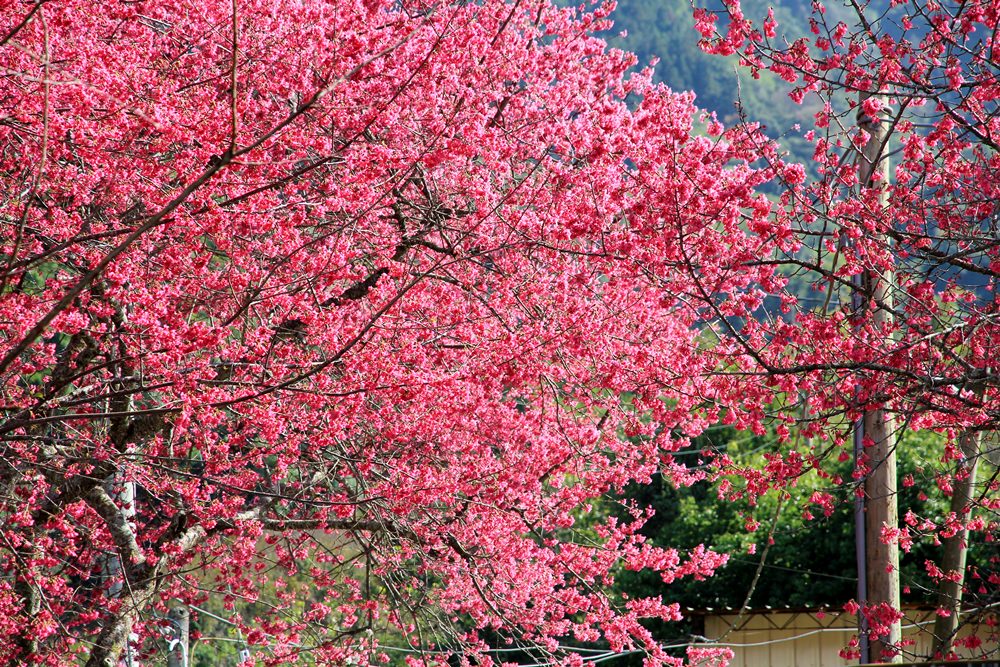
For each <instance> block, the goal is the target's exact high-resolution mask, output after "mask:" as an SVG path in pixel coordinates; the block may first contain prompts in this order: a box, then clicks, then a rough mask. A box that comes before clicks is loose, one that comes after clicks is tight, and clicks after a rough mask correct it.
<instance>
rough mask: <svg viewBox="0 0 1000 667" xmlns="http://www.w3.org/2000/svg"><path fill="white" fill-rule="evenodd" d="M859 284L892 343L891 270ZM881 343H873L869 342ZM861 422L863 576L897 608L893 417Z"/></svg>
mask: <svg viewBox="0 0 1000 667" xmlns="http://www.w3.org/2000/svg"><path fill="white" fill-rule="evenodd" d="M870 97H872V95H870V94H865V93H862V95H861V97H860V99H859V104H858V126H859V127H860V128H861V129H862V130H864V131H865V132H866V133H867V134H868V141H867V142H865V146H864V148H863V149H862V151H861V156H860V159H859V161H858V176H859V179H860V183H861V188H862V191H864V189H866V188H878V189H879V190H880V191H881V195H880V197H879V205H880V206H883V207H884V206H885V204H886V203H887V185H888V182H889V161H888V158H887V157H886V145H887V144H888V142H889V123H888V119H887V118H886V117H885V116H886V114H885V111H886V110H887V109H888V107H887V105H886V104H885V100H884V99H881V98H880V99H879V101H880V102H881V103H882V104H881V112H880V114H879V117H876V118H869V117H868V116H867V115H866V114H865V112H864V107H865V104H864V103H865V101H866V100H867V99H869V98H870ZM862 282H863V284H864V286H865V288H866V290H865V294H863V295H862V298H867V299H868V302H869V303H868V309H869V311H870V320H869V321H870V322H871V323H872V324H873V325H874V328H875V330H876V331H878V332H879V335H880V336H881V337H882V340H881V342H882V343H883V345H891V344H892V337H891V332H890V328H891V326H892V323H893V322H892V298H893V295H892V289H893V275H892V272H891V270H880V269H878V268H876V267H871V268H869V269H867V270H866V271H865V275H864V276H863V281H862ZM879 342H880V341H878V340H873V341H872V344H878V343H879ZM861 421H862V425H863V426H862V428H863V440H864V441H865V443H869V442H870V445H869V446H867V447H864V448H863V449H864V453H865V454H866V455H867V460H868V468H869V473H868V475H867V477H866V478H865V488H864V492H865V495H864V497H865V521H864V523H865V563H866V567H865V570H866V572H865V576H866V584H867V585H866V588H867V595H868V600H867V602H868V604H869V605H878V604H882V603H885V604H887V605H889V606H890V607H892V608H893V609H899V606H900V600H899V549H898V547H897V546H896V545H895V544H884V543H883V542H882V528H883V526H889V527H890V528H896V527H897V526H898V525H899V510H898V507H897V503H896V490H897V486H896V443H895V427H894V424H893V420H892V417H891V416H890V415H889V413H888V412H886V411H885V410H884V409H883V408H881V407H879V408H875V409H871V410H867V411H866V412H865V414H864V417H863V419H862V420H861ZM901 639H902V629H901V626H900V624H899V622H898V621H896V622H894V623H892V624H891V625H890V627H889V634H888V635H887V636H885V635H883V636H880V637H878V638H873V639H871V641H870V643H869V650H870V656H869V659H870V660H872V661H873V662H887V661H888V662H899V661H900V655H899V652H898V647H899V643H900V640H901Z"/></svg>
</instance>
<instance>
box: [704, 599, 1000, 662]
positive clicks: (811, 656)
mask: <svg viewBox="0 0 1000 667" xmlns="http://www.w3.org/2000/svg"><path fill="white" fill-rule="evenodd" d="M904 612H905V618H904V619H903V621H902V623H903V642H904V644H905V652H904V657H903V659H904V660H906V661H911V660H912V661H918V660H926V659H927V657H928V656H930V654H931V646H932V643H933V642H932V639H933V638H932V634H931V633H932V630H933V628H934V619H935V617H936V616H935V611H934V610H933V609H926V608H919V609H918V608H910V609H904ZM701 613H703V614H704V621H705V625H704V628H705V637H707V638H709V639H716V638H720V637H724V638H723V639H722V641H720V642H719V645H720V646H725V647H728V648H730V649H732V650H733V652H734V654H735V655H734V657H733V661H732V662H731V663H730V665H731V667H768V666H769V665H770V666H771V667H846V666H847V665H857V664H858V660H857V658H854V659H845V658H843V657H841V655H840V654H841V651H842V650H843V649H845V648H847V647H848V645H849V644H850V642H851V639H852V637H853V636H854V635H856V634H857V619H856V617H855V616H853V615H851V614H848V613H846V612H844V611H843V610H817V609H811V610H796V609H763V610H752V611H748V612H747V613H745V614H744V615H743V616H742V617H740V614H739V613H738V612H737V611H736V610H726V611H713V610H707V611H703V612H701ZM969 618H970V622H969V623H967V624H966V625H965V627H963V628H962V630H961V631H960V632H959V637H958V639H959V640H958V641H957V642H956V648H955V651H956V653H957V654H958V656H959V657H960V658H961V659H962V660H973V661H976V660H983V659H986V660H988V661H991V662H992V663H993V664H996V665H1000V644H998V636H1000V628H998V622H1000V619H998V618H997V617H996V616H994V615H990V616H980V617H979V618H978V619H976V618H974V617H969ZM963 620H964V618H963ZM976 620H978V622H972V621H976ZM730 628H732V630H731V631H730ZM727 632H728V634H727ZM972 635H974V636H975V638H976V639H973V640H968V638H969V637H970V636H972ZM963 640H964V641H963ZM977 640H978V642H981V643H980V644H979V645H978V646H977ZM987 664H989V663H987Z"/></svg>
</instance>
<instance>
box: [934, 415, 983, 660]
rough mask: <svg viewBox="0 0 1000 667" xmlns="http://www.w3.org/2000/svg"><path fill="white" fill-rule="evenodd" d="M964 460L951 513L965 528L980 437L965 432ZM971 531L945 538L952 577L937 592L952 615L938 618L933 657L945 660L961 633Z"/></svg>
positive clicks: (945, 559) (943, 566)
mask: <svg viewBox="0 0 1000 667" xmlns="http://www.w3.org/2000/svg"><path fill="white" fill-rule="evenodd" d="M959 446H960V447H961V448H962V455H963V456H964V458H963V459H962V461H961V462H960V463H959V465H958V470H957V471H956V472H955V483H954V488H953V490H952V495H951V511H952V512H953V513H954V514H955V517H956V518H957V519H958V520H959V521H961V522H962V523H963V524H967V523H968V521H969V519H970V518H972V502H973V498H974V496H975V492H976V491H975V489H976V473H977V469H978V467H979V434H978V433H974V432H968V431H967V432H965V433H963V434H962V437H961V439H959ZM968 535H969V531H968V530H967V529H966V528H965V527H964V525H963V528H962V529H961V530H959V531H958V532H957V533H955V534H954V535H953V536H951V537H948V538H945V539H944V540H943V542H944V556H943V557H942V559H941V569H942V570H944V572H945V574H946V575H947V576H948V577H949V578H947V579H944V580H942V581H941V584H940V587H939V588H938V603H937V604H938V608H939V609H943V610H946V611H947V612H949V614H948V615H947V616H942V615H940V614H938V617H937V620H936V621H935V622H934V651H933V653H932V656H933V655H940V656H941V657H942V658H946V657H947V655H948V653H949V652H950V651H951V647H952V643H953V641H954V639H955V633H956V632H957V631H958V622H959V613H960V611H961V606H962V588H963V587H964V585H965V558H966V555H967V553H968Z"/></svg>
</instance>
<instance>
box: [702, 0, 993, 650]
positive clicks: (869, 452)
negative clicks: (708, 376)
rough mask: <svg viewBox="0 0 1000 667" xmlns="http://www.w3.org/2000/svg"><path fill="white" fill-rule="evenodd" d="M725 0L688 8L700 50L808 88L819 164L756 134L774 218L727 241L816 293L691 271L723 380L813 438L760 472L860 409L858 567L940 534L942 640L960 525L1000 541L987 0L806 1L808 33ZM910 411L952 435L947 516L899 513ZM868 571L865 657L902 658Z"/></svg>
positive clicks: (841, 434) (956, 602)
mask: <svg viewBox="0 0 1000 667" xmlns="http://www.w3.org/2000/svg"><path fill="white" fill-rule="evenodd" d="M724 4H725V8H724V11H722V12H720V13H712V12H710V11H707V10H705V9H697V10H696V11H695V16H696V21H697V24H698V30H699V31H700V32H701V34H702V37H703V41H702V44H703V48H705V49H706V50H707V51H709V52H711V53H717V54H722V55H732V54H737V55H738V57H739V58H740V61H741V63H742V64H743V65H744V66H745V67H746V68H748V69H749V71H750V72H751V73H752V74H753V75H754V76H757V75H759V73H760V72H761V71H763V70H770V71H771V72H773V73H775V74H777V75H779V76H781V77H782V78H783V79H785V80H786V81H787V82H789V84H790V85H791V87H792V90H791V95H792V98H793V99H795V100H796V101H799V102H802V101H804V100H807V101H809V102H810V103H817V101H818V106H817V108H818V112H817V113H816V116H815V118H816V122H815V127H813V128H809V130H808V132H807V133H806V138H807V139H808V140H810V141H812V142H814V145H815V155H814V161H815V164H814V165H813V167H814V169H815V171H816V173H817V174H818V177H817V178H811V177H808V175H807V171H806V170H805V169H803V168H802V167H800V166H798V165H794V164H789V163H787V162H785V161H783V159H782V155H781V153H780V151H779V150H778V149H777V147H776V146H774V145H773V144H772V143H770V142H768V141H767V140H766V139H764V138H763V137H761V136H759V135H758V138H757V141H758V142H759V149H758V153H759V155H760V157H761V159H762V160H763V161H765V162H766V163H767V164H768V165H769V166H770V168H771V169H772V170H773V174H774V176H775V179H776V183H777V184H779V185H780V188H779V190H780V195H779V196H778V197H776V199H775V201H774V202H773V203H774V206H773V209H772V211H771V215H770V217H769V218H768V221H769V222H768V223H767V224H764V223H762V222H761V221H760V219H759V218H758V219H752V218H748V221H747V224H746V225H745V227H744V228H743V229H742V230H741V232H740V233H739V234H738V235H737V236H738V238H736V239H734V240H733V242H734V243H737V244H739V245H740V246H741V247H742V246H745V245H746V244H747V238H756V239H759V240H760V241H761V243H760V246H761V247H762V248H763V249H765V252H763V253H762V255H761V257H760V258H758V259H757V260H755V261H753V262H750V263H749V265H750V266H758V265H760V264H765V265H769V266H780V267H782V269H781V275H783V276H785V279H786V280H790V281H791V280H793V281H795V282H797V283H798V284H801V283H803V282H804V283H806V284H809V285H811V286H812V291H811V293H809V294H802V293H795V292H793V291H792V290H791V289H788V287H787V286H786V287H785V288H784V289H779V290H777V291H776V290H774V289H773V285H772V284H761V285H758V286H756V290H755V294H756V295H757V297H756V298H754V299H748V304H747V306H746V307H743V308H740V309H736V310H734V309H733V308H732V306H731V304H732V303H733V302H734V298H733V296H732V295H729V294H726V293H725V290H719V289H715V285H714V284H712V283H709V282H707V281H702V285H703V288H702V290H701V291H702V292H703V294H704V301H705V302H706V303H708V304H710V305H709V307H710V308H711V309H712V310H714V314H715V318H714V322H713V324H712V326H713V328H714V329H715V330H716V331H717V335H718V338H719V339H720V340H722V341H724V344H723V345H720V346H719V347H718V348H717V349H718V350H719V351H720V352H721V351H722V349H723V348H727V349H728V350H729V353H730V354H731V355H732V356H731V358H732V360H733V361H732V364H733V368H734V370H735V371H736V372H735V373H734V377H735V378H736V379H734V382H744V381H745V374H746V373H753V374H763V375H766V376H768V377H769V378H770V384H771V385H772V386H773V387H774V394H773V395H772V398H771V399H770V400H768V401H765V402H764V403H765V404H769V405H771V406H774V408H775V411H776V412H777V419H778V420H779V422H780V421H785V422H791V421H793V420H794V421H796V422H797V423H798V424H799V425H800V426H801V427H802V431H801V433H802V434H803V435H805V436H806V437H807V438H808V439H809V441H808V444H807V445H806V446H805V447H790V448H789V449H788V450H787V451H789V452H790V453H788V454H786V455H785V456H784V457H783V458H784V460H779V459H776V460H775V466H776V470H775V471H774V472H778V471H779V470H780V474H778V475H775V474H773V473H772V474H771V475H770V477H769V476H768V475H767V474H761V473H757V474H758V475H759V476H760V477H761V479H762V480H763V481H762V482H761V484H760V486H761V487H762V489H766V488H768V487H769V486H771V485H773V484H774V482H773V481H772V480H774V481H776V482H777V484H778V485H779V486H780V485H781V484H782V483H784V482H782V481H781V480H782V479H783V478H784V479H787V470H785V469H784V468H787V467H788V466H789V465H792V466H799V467H801V466H806V467H817V468H820V469H821V468H822V461H823V460H824V459H827V458H828V457H829V455H830V454H831V453H835V452H836V451H837V450H838V449H839V448H841V447H842V446H843V444H844V443H845V442H847V441H849V437H848V436H849V434H850V432H851V430H852V426H853V424H855V423H859V422H863V423H864V429H865V430H864V437H863V439H862V442H859V456H858V464H857V466H856V469H855V482H856V483H857V484H859V488H858V493H859V494H862V495H863V496H865V498H866V502H867V505H868V506H867V508H866V512H867V513H868V514H869V519H871V518H872V517H873V516H876V515H875V513H876V512H880V514H878V515H877V518H876V519H875V521H874V522H872V521H870V522H869V526H868V549H869V554H871V553H873V552H875V551H877V552H878V556H877V557H876V558H875V559H874V560H872V562H870V563H869V573H872V571H874V573H875V574H876V575H881V576H884V574H885V572H886V571H893V570H895V569H896V568H897V567H898V559H897V556H896V554H897V545H898V546H899V547H902V548H903V549H906V548H907V547H908V545H909V544H911V543H912V540H914V539H917V538H918V537H919V536H923V537H926V538H929V539H933V540H938V539H940V540H943V541H944V542H945V543H946V545H947V546H946V549H945V555H944V558H943V560H942V565H943V567H944V568H945V569H942V568H941V567H939V566H938V565H936V564H934V563H930V562H928V566H927V567H928V573H929V575H930V576H931V577H932V578H934V579H935V580H937V581H939V582H941V583H942V586H941V595H940V599H939V612H940V615H941V617H942V619H947V620H942V621H941V622H939V623H938V626H937V628H936V629H935V634H936V643H937V652H938V653H939V654H942V655H944V656H947V655H948V654H949V650H950V647H951V646H952V644H953V642H954V640H955V636H956V630H957V627H958V626H957V618H958V611H959V606H960V603H961V599H962V594H963V577H964V571H963V570H964V563H965V561H964V556H963V555H961V554H962V550H963V548H964V545H965V543H966V542H967V541H968V540H970V539H983V538H984V537H985V539H987V540H993V539H994V534H995V532H996V529H997V526H998V523H997V510H998V509H1000V506H998V504H997V500H996V492H997V482H996V475H993V476H992V477H991V478H989V479H987V480H986V482H985V483H984V484H980V485H979V486H977V485H976V466H977V463H978V460H979V458H980V457H981V456H982V455H983V454H984V453H986V454H989V452H988V451H984V450H988V449H990V448H991V447H992V448H995V447H996V444H995V443H996V442H997V441H996V439H995V437H994V436H992V435H991V436H990V437H989V438H986V439H985V440H984V442H985V443H986V446H985V447H983V446H981V443H980V440H981V438H980V434H981V433H984V432H986V433H988V434H992V433H993V431H994V429H995V428H996V423H997V417H998V403H997V397H998V393H997V389H998V384H1000V383H998V376H997V369H996V360H995V350H996V348H997V343H998V335H1000V328H998V326H997V325H998V320H997V312H998V311H997V304H996V298H995V290H996V287H997V278H998V275H1000V274H998V268H1000V238H998V235H997V223H998V215H1000V211H998V202H1000V189H998V188H1000V173H998V171H1000V154H998V152H997V148H998V146H997V141H998V137H1000V105H998V99H1000V84H998V82H1000V76H998V73H1000V59H998V54H997V50H996V47H997V44H996V40H997V29H998V11H997V10H998V8H997V4H996V3H995V2H976V1H973V2H947V1H946V2H933V1H927V2H925V1H923V0H913V1H898V2H897V1H895V0H894V1H893V2H886V3H880V2H854V1H853V0H852V1H851V2H849V3H845V5H844V6H837V5H835V4H834V3H822V2H814V3H813V12H812V18H811V20H810V25H811V27H812V33H813V34H812V35H811V36H793V37H789V38H784V37H781V36H779V35H780V26H778V24H777V23H776V21H775V18H774V14H773V12H771V13H769V15H768V16H767V17H766V18H763V17H761V18H762V20H761V21H758V22H754V21H752V20H751V19H750V18H748V17H747V16H745V15H744V12H743V9H742V8H741V6H740V3H739V2H738V0H735V1H729V0H727V1H726V2H725V3H724ZM720 19H721V21H720ZM753 130H754V128H753V126H750V127H748V130H747V131H748V132H751V131H753ZM727 240H728V239H727ZM743 266H745V265H743V264H739V263H734V264H732V265H731V268H730V269H729V270H730V271H738V270H742V268H743ZM765 296H769V297H771V299H772V301H773V302H774V305H773V307H771V308H770V309H768V308H764V306H765V305H767V304H766V303H765ZM778 311H780V313H779V312H778ZM734 316H735V317H737V318H739V319H734ZM748 414H750V413H748V411H746V410H741V409H740V404H739V403H736V404H734V405H733V406H732V408H731V410H730V412H729V413H728V414H727V415H726V416H725V419H726V420H728V421H731V422H735V423H738V424H746V425H748V426H750V427H752V428H753V427H757V426H756V424H755V423H754V422H753V420H752V419H751V420H749V421H748V419H747V415H748ZM903 428H913V429H933V430H936V431H940V432H942V433H944V434H946V435H947V442H948V445H947V446H946V448H945V450H944V451H943V452H942V463H943V464H944V466H945V469H944V470H943V471H942V473H941V475H940V476H939V478H938V480H937V483H938V485H939V486H940V487H941V488H942V489H943V490H945V491H946V493H948V494H952V495H953V502H952V508H951V509H952V511H951V513H950V514H949V515H948V516H946V517H920V516H917V515H915V514H912V513H911V514H910V515H908V516H906V517H905V519H904V520H903V521H902V522H900V521H899V520H898V519H897V518H896V516H895V510H894V506H895V500H894V498H895V495H896V493H897V491H898V486H897V485H896V481H895V463H894V458H893V457H894V456H895V450H896V437H897V435H898V432H899V430H900V429H903ZM841 456H849V454H848V453H846V452H843V451H841ZM777 466H782V467H784V468H778V467H777ZM821 474H822V472H821ZM762 489H761V490H762ZM879 506H884V507H883V509H878V507H879ZM886 547H888V548H886ZM994 565H995V564H994ZM977 575H978V576H980V577H981V579H977V580H975V581H974V582H973V587H972V591H971V592H974V593H976V594H977V595H978V596H979V597H980V603H981V604H983V605H984V606H985V607H988V606H989V605H990V604H991V603H992V602H994V601H995V596H996V594H997V583H998V582H1000V580H998V579H997V576H996V574H989V575H987V573H977ZM870 581H871V579H870ZM870 586H871V584H870ZM877 586H878V588H879V590H875V591H873V590H869V597H868V600H867V602H868V603H869V604H868V605H866V608H865V609H864V611H865V614H866V616H867V619H868V623H869V634H870V636H871V639H872V641H873V643H872V649H873V654H872V655H871V659H872V660H873V661H877V660H879V659H880V658H893V657H895V658H897V659H898V656H899V654H900V653H901V652H905V651H906V650H907V648H906V647H905V646H901V645H900V642H899V635H898V620H899V612H898V606H899V605H898V600H899V593H898V587H899V584H898V580H897V581H895V582H893V581H891V579H889V580H886V581H885V582H878V584H877ZM894 588H895V590H893V589H894ZM966 588H968V587H966ZM973 607H975V603H973ZM994 638H995V635H994ZM979 639H981V638H976V637H974V638H973V639H972V640H970V641H972V642H975V641H978V640H979ZM971 648H973V649H974V648H975V646H972V647H971Z"/></svg>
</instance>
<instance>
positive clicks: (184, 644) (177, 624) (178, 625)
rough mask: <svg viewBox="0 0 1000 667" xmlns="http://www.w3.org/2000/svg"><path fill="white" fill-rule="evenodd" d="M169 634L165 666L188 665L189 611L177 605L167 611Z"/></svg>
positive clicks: (178, 666)
mask: <svg viewBox="0 0 1000 667" xmlns="http://www.w3.org/2000/svg"><path fill="white" fill-rule="evenodd" d="M167 620H168V621H169V622H170V635H169V638H168V639H167V667H188V664H189V661H188V648H189V647H188V644H189V641H190V638H191V613H190V612H189V611H188V608H187V607H186V606H185V605H177V606H175V607H173V608H171V610H170V611H169V612H168V613H167Z"/></svg>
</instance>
